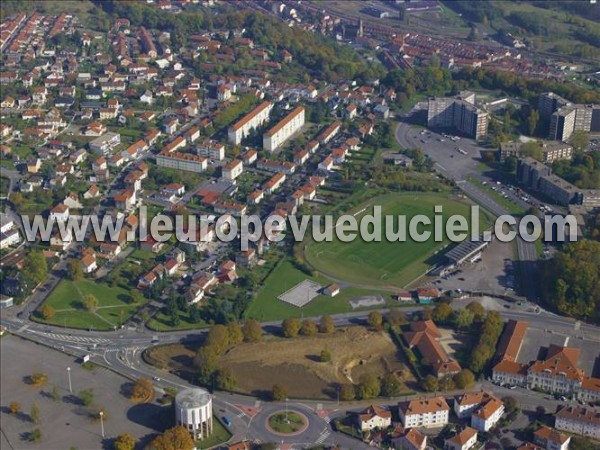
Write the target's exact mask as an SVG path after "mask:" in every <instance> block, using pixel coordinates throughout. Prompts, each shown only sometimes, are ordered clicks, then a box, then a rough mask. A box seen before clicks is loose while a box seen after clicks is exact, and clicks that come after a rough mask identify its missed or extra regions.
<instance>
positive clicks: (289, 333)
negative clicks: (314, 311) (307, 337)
mask: <svg viewBox="0 0 600 450" xmlns="http://www.w3.org/2000/svg"><path fill="white" fill-rule="evenodd" d="M301 326H302V324H301V322H300V320H299V319H296V318H294V317H290V318H288V319H284V320H283V322H282V323H281V330H282V332H283V335H284V336H285V337H286V338H293V337H296V336H298V333H299V332H300V327H301Z"/></svg>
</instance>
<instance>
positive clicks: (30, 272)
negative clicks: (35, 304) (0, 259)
mask: <svg viewBox="0 0 600 450" xmlns="http://www.w3.org/2000/svg"><path fill="white" fill-rule="evenodd" d="M22 273H23V276H24V277H25V278H26V280H27V283H28V286H29V287H31V288H33V287H34V286H37V285H38V284H39V283H40V282H41V281H42V280H44V279H45V278H46V276H47V275H48V264H47V263H46V258H45V257H44V254H43V253H42V252H41V251H37V250H33V251H31V252H30V253H29V254H28V255H27V256H26V257H25V264H24V266H23V271H22Z"/></svg>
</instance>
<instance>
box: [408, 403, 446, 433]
mask: <svg viewBox="0 0 600 450" xmlns="http://www.w3.org/2000/svg"><path fill="white" fill-rule="evenodd" d="M398 410H399V413H400V420H401V421H402V425H403V426H404V428H417V427H426V428H430V427H431V428H433V427H442V426H444V425H446V424H447V423H448V417H449V415H450V407H449V406H448V403H446V399H444V397H433V398H428V399H421V400H411V401H408V402H403V403H400V404H399V405H398Z"/></svg>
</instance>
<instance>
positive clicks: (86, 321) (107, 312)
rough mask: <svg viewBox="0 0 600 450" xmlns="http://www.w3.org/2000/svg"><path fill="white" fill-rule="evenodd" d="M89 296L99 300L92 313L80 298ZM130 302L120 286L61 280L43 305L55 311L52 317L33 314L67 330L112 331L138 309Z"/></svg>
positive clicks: (39, 319) (38, 318)
mask: <svg viewBox="0 0 600 450" xmlns="http://www.w3.org/2000/svg"><path fill="white" fill-rule="evenodd" d="M88 294H92V295H94V296H95V297H96V298H97V299H98V308H97V310H96V312H95V313H93V312H90V311H86V310H85V309H84V306H83V303H82V302H83V296H85V295H88ZM129 301H130V296H129V294H128V291H127V290H126V289H124V288H122V287H119V286H116V287H112V288H111V287H109V286H108V285H106V284H104V283H99V282H96V281H92V280H87V279H82V280H79V281H76V282H73V281H70V280H62V281H61V282H60V283H59V285H58V286H57V287H56V288H55V289H54V291H52V293H51V294H50V296H49V297H48V298H47V299H46V301H45V302H44V303H43V305H49V306H51V307H52V308H54V310H55V314H54V316H53V317H51V318H50V319H48V320H44V319H43V318H42V317H41V315H36V320H38V321H40V322H44V323H49V324H53V325H62V326H65V327H68V328H83V329H87V328H90V327H93V328H95V329H97V330H101V331H102V330H111V329H113V327H115V326H117V327H118V326H120V325H121V324H122V323H123V322H125V321H126V320H127V319H128V318H129V317H131V316H132V315H133V314H135V312H136V311H137V309H138V308H139V307H140V306H141V305H139V304H136V303H128V302H129Z"/></svg>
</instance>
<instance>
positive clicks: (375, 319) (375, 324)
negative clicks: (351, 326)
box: [367, 311, 383, 330]
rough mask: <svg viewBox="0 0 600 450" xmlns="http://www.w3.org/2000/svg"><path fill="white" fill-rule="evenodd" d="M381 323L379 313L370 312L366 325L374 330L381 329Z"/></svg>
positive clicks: (381, 319)
mask: <svg viewBox="0 0 600 450" xmlns="http://www.w3.org/2000/svg"><path fill="white" fill-rule="evenodd" d="M382 323H383V317H382V316H381V313H380V312H379V311H371V312H370V313H369V316H368V317H367V324H368V325H369V326H370V327H371V328H373V329H376V330H379V329H381V325H382Z"/></svg>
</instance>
